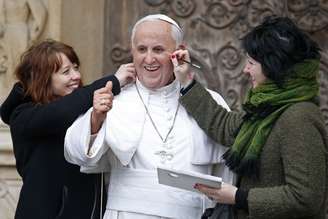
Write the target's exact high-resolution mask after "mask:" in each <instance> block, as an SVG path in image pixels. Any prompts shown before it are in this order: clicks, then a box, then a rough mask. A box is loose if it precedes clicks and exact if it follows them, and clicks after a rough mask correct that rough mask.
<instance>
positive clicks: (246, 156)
mask: <svg viewBox="0 0 328 219" xmlns="http://www.w3.org/2000/svg"><path fill="white" fill-rule="evenodd" d="M319 64H320V61H319V60H317V59H308V60H304V61H303V62H301V63H298V64H296V65H294V66H293V67H292V69H291V70H290V71H289V72H288V75H290V76H289V77H288V78H287V79H286V81H285V82H284V86H283V88H279V87H277V85H276V84H275V83H273V82H272V81H271V80H267V81H266V82H265V83H264V84H262V85H259V86H258V87H256V88H254V89H251V90H250V91H249V92H248V93H247V96H246V102H245V104H244V105H243V109H244V110H245V111H246V113H247V114H246V116H245V117H244V122H243V124H242V125H241V127H240V130H239V132H238V135H237V137H236V139H235V142H234V144H233V145H232V147H231V148H230V149H229V150H228V151H227V152H226V153H225V154H224V155H223V158H224V159H225V161H226V165H227V166H229V167H230V169H231V170H233V171H234V172H236V173H238V174H241V175H248V176H258V173H259V156H260V154H261V151H262V148H263V146H264V144H265V142H266V140H267V138H268V136H269V134H270V132H271V129H272V127H273V125H274V123H275V121H276V120H277V119H278V118H279V116H280V115H281V114H282V113H283V112H284V110H285V109H287V108H288V107H289V106H291V105H292V104H294V103H297V102H301V101H311V100H312V99H314V98H315V97H316V96H317V95H318V91H319V85H318V82H317V75H318V72H319Z"/></svg>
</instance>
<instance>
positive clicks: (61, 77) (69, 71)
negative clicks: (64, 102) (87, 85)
mask: <svg viewBox="0 0 328 219" xmlns="http://www.w3.org/2000/svg"><path fill="white" fill-rule="evenodd" d="M59 59H60V60H61V61H62V66H61V68H60V69H59V70H58V71H57V72H55V73H53V74H52V76H51V88H52V89H53V92H54V95H56V96H59V97H61V96H65V95H67V94H70V93H72V92H73V91H74V90H75V89H76V88H78V87H79V86H80V85H81V74H80V72H79V66H78V64H76V63H72V62H71V61H70V60H69V59H68V58H67V56H66V55H65V54H63V53H60V54H59Z"/></svg>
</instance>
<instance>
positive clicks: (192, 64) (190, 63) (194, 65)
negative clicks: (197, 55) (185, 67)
mask: <svg viewBox="0 0 328 219" xmlns="http://www.w3.org/2000/svg"><path fill="white" fill-rule="evenodd" d="M179 61H183V62H185V63H188V64H189V65H191V66H192V67H195V68H198V69H201V67H200V66H199V65H197V64H195V63H192V62H189V61H187V60H184V59H181V60H179Z"/></svg>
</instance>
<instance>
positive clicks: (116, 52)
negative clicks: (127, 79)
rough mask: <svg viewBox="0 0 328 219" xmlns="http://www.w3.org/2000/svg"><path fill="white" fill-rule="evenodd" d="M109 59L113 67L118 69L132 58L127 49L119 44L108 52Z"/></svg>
mask: <svg viewBox="0 0 328 219" xmlns="http://www.w3.org/2000/svg"><path fill="white" fill-rule="evenodd" d="M110 55H111V59H112V61H113V63H114V65H115V67H116V68H117V67H119V65H120V64H122V63H127V62H131V61H132V56H131V53H130V50H129V49H128V48H124V47H123V46H121V45H119V44H115V45H114V46H113V48H112V50H111V52H110Z"/></svg>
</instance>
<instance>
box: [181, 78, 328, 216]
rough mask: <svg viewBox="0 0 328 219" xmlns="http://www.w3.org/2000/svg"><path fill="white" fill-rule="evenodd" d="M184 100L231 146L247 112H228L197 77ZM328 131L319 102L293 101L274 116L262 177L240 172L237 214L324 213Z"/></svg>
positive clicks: (210, 130) (203, 123)
mask: <svg viewBox="0 0 328 219" xmlns="http://www.w3.org/2000/svg"><path fill="white" fill-rule="evenodd" d="M180 102H181V103H182V105H183V106H184V107H185V109H186V110H187V111H188V113H190V114H191V115H192V116H193V117H194V118H195V120H196V121H197V123H198V124H199V126H200V127H201V128H202V129H203V130H204V131H205V132H206V133H207V134H208V135H209V136H210V137H211V138H212V139H213V140H215V141H217V142H220V143H222V144H224V145H226V146H231V145H232V143H233V141H234V137H235V136H236V133H237V131H238V129H239V127H240V125H241V124H242V121H243V120H242V116H243V114H240V113H235V112H227V111H226V110H225V109H224V108H222V107H220V106H218V104H217V103H216V102H215V101H214V100H213V99H212V98H211V96H210V95H209V94H208V92H207V91H206V90H205V89H204V88H203V87H202V86H201V85H200V84H199V83H196V84H195V86H193V87H192V88H191V89H190V90H189V91H188V92H187V93H186V94H185V95H184V96H182V97H181V100H180ZM327 151H328V136H327V132H326V130H325V126H324V123H323V118H322V116H321V113H320V110H319V107H318V106H317V105H315V104H314V103H311V102H300V103H295V104H293V105H292V106H290V107H289V108H288V109H286V110H285V111H284V112H283V113H282V115H281V116H280V117H279V118H278V120H277V121H276V122H275V124H274V126H273V128H272V130H271V132H270V135H269V137H268V139H267V141H266V143H265V145H264V146H263V148H262V152H261V154H260V161H259V162H260V174H259V178H258V179H256V178H250V177H246V176H239V183H238V186H239V187H240V188H242V189H246V190H249V194H248V199H247V200H248V211H246V210H238V211H237V215H236V216H237V218H238V219H244V218H249V219H290V218H294V219H324V218H325V208H326V206H325V203H326V201H327V194H328V193H327V189H328V165H327V163H328V161H327V160H328V157H327Z"/></svg>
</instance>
